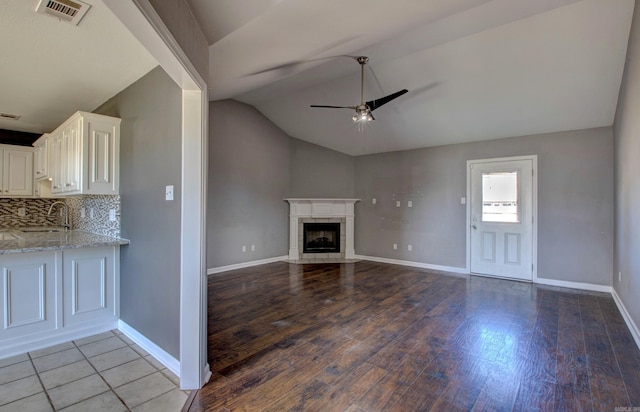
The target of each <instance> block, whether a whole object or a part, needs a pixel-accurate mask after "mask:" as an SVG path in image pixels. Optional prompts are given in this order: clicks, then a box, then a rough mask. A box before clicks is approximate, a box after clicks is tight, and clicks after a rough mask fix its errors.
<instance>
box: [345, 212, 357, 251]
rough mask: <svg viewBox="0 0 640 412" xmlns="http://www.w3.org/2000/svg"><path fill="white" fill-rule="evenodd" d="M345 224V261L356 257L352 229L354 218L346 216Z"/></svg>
mask: <svg viewBox="0 0 640 412" xmlns="http://www.w3.org/2000/svg"><path fill="white" fill-rule="evenodd" d="M346 220H347V222H346V228H345V229H346V234H347V236H346V242H347V243H346V244H345V245H344V257H345V259H354V258H355V256H356V249H355V246H354V245H355V241H354V239H353V238H354V234H355V233H354V228H353V222H354V220H355V218H354V217H353V216H347V219H346Z"/></svg>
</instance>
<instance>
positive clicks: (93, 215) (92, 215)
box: [89, 208, 95, 219]
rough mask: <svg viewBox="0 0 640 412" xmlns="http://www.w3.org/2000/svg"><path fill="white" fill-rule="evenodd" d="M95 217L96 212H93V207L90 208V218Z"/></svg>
mask: <svg viewBox="0 0 640 412" xmlns="http://www.w3.org/2000/svg"><path fill="white" fill-rule="evenodd" d="M94 217H95V213H93V208H89V218H91V219H93V218H94Z"/></svg>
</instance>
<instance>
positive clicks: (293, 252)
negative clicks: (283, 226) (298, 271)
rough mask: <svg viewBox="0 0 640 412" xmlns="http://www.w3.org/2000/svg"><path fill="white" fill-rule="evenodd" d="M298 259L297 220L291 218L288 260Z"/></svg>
mask: <svg viewBox="0 0 640 412" xmlns="http://www.w3.org/2000/svg"><path fill="white" fill-rule="evenodd" d="M298 259H300V252H299V250H298V218H297V217H295V216H291V217H290V218H289V260H298Z"/></svg>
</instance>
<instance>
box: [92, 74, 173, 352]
mask: <svg viewBox="0 0 640 412" xmlns="http://www.w3.org/2000/svg"><path fill="white" fill-rule="evenodd" d="M95 112H96V113H101V114H106V115H111V116H117V117H120V118H122V123H121V127H120V134H121V141H120V195H121V202H122V204H121V207H122V217H121V224H122V237H124V238H127V239H130V240H131V244H130V245H128V246H124V247H122V248H121V254H120V318H121V319H122V320H123V321H125V322H126V323H128V324H129V325H130V326H132V327H133V328H135V329H136V330H138V331H139V332H140V333H142V334H143V335H144V336H145V337H147V338H148V339H150V340H152V341H153V342H154V343H156V344H157V345H158V346H160V347H161V348H163V349H164V350H165V351H167V352H168V353H170V354H171V355H172V356H174V357H175V358H176V359H179V355H180V201H179V199H180V196H181V195H180V193H181V190H180V182H181V176H182V175H181V161H182V160H181V133H182V132H181V124H182V91H181V89H180V88H178V86H177V85H176V84H175V83H174V82H173V81H172V80H171V79H170V78H169V76H168V75H167V74H166V73H165V72H164V71H163V70H162V69H161V68H160V67H156V68H155V69H153V70H152V71H151V72H149V73H148V74H147V75H146V76H144V77H143V78H141V79H140V80H138V81H137V82H135V83H134V84H132V85H131V86H129V87H128V88H126V89H125V90H123V91H122V92H120V93H119V94H118V95H116V96H115V97H114V98H112V99H111V100H109V101H108V102H106V103H105V104H104V105H102V106H101V107H99V108H98V109H97V110H95ZM166 185H174V198H175V199H176V200H174V201H165V200H164V193H165V186H166Z"/></svg>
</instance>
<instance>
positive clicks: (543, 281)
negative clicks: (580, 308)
mask: <svg viewBox="0 0 640 412" xmlns="http://www.w3.org/2000/svg"><path fill="white" fill-rule="evenodd" d="M533 283H537V284H539V285H547V286H558V287H561V288H569V289H580V290H588V291H591V292H603V293H611V292H612V291H613V288H612V287H611V286H606V285H596V284H593V283H581V282H570V281H567V280H556V279H547V278H536V279H534V281H533Z"/></svg>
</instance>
